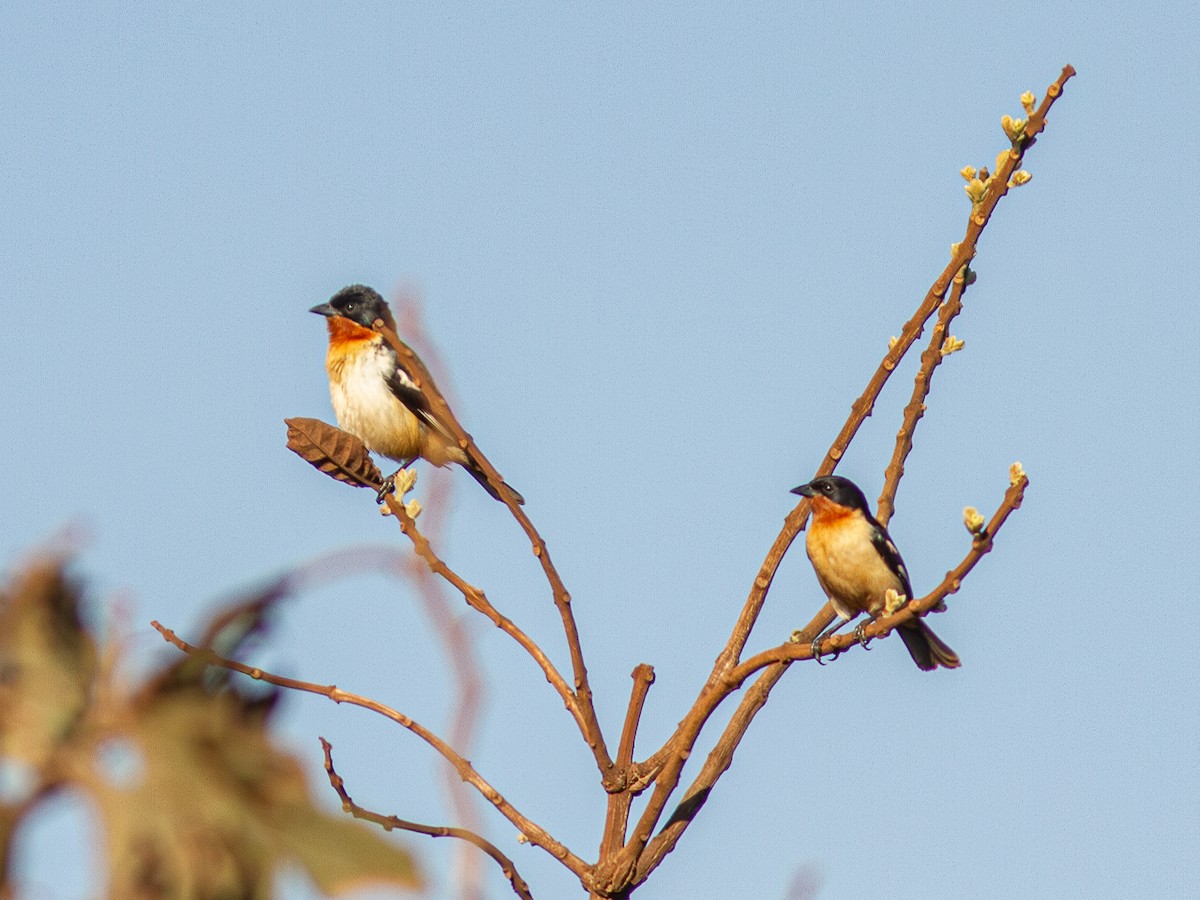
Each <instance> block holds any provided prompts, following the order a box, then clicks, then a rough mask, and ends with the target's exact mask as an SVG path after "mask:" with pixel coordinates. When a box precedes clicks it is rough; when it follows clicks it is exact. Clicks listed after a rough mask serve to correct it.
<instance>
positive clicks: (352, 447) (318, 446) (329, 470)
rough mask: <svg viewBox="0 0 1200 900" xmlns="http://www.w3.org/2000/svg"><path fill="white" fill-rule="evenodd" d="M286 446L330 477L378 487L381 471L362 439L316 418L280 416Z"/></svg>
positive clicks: (381, 476) (380, 483)
mask: <svg viewBox="0 0 1200 900" xmlns="http://www.w3.org/2000/svg"><path fill="white" fill-rule="evenodd" d="M283 421H284V423H285V424H286V425H287V427H288V440H287V446H288V449H289V450H291V451H292V452H293V453H295V454H296V455H298V456H299V457H300V458H301V459H303V460H304V461H305V462H307V463H310V464H311V465H313V466H315V467H316V468H318V469H320V470H321V471H322V472H324V473H325V474H326V475H328V476H329V477H331V478H336V479H337V480H338V481H344V482H346V483H347V484H352V485H354V486H355V487H369V488H379V487H380V485H382V484H383V474H382V473H381V472H380V471H379V468H378V466H376V465H375V463H374V462H373V461H372V459H371V455H370V454H369V453H368V452H367V448H366V446H364V444H363V442H362V441H360V440H359V439H358V438H356V437H355V436H354V435H352V434H350V433H349V432H345V431H342V430H341V429H340V428H334V427H333V426H332V425H328V424H326V423H325V422H322V421H321V420H320V419H305V418H297V419H284V420H283Z"/></svg>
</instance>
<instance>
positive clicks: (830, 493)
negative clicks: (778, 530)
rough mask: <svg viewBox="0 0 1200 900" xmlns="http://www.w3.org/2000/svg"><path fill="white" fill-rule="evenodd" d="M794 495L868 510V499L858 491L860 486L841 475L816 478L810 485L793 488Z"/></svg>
mask: <svg viewBox="0 0 1200 900" xmlns="http://www.w3.org/2000/svg"><path fill="white" fill-rule="evenodd" d="M792 493H793V494H799V495H800V496H801V497H824V498H825V499H826V500H832V501H833V502H834V503H836V504H837V505H838V506H847V507H849V508H850V509H861V510H864V511H865V510H867V498H866V496H864V494H863V492H862V491H860V490H859V489H858V485H857V484H855V483H854V482H853V481H851V480H850V479H849V478H843V477H842V476H841V475H822V476H821V477H820V478H814V479H813V480H812V481H810V482H809V483H808V484H802V485H800V487H797V488H792Z"/></svg>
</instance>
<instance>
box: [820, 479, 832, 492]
mask: <svg viewBox="0 0 1200 900" xmlns="http://www.w3.org/2000/svg"><path fill="white" fill-rule="evenodd" d="M821 490H823V491H824V492H825V493H827V494H832V493H833V485H832V484H830V483H829V482H828V481H827V482H825V483H824V484H823V485H821Z"/></svg>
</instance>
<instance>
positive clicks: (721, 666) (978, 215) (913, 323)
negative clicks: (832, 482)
mask: <svg viewBox="0 0 1200 900" xmlns="http://www.w3.org/2000/svg"><path fill="white" fill-rule="evenodd" d="M1074 75H1075V69H1074V68H1073V67H1071V66H1064V67H1063V70H1062V73H1061V74H1060V75H1059V77H1058V80H1057V81H1055V82H1054V84H1052V85H1050V87H1049V88H1047V90H1046V96H1045V97H1044V98H1043V99H1042V103H1041V105H1040V106H1039V107H1038V108H1037V110H1036V111H1035V112H1034V113H1032V114H1031V115H1030V117H1029V121H1028V123H1027V124H1026V126H1025V138H1024V140H1023V141H1020V142H1017V143H1016V144H1014V145H1013V147H1012V149H1011V151H1009V153H1008V157H1007V160H1006V161H1005V162H1004V163H1003V164H1002V165H1001V166H1000V167H999V169H998V171H997V172H996V173H995V174H994V175H993V176H992V179H991V183H992V184H993V185H994V188H993V189H990V190H989V191H988V192H987V193H986V194H985V195H984V197H983V199H982V201H981V202H980V203H979V204H977V205H976V206H974V207H973V208H972V210H971V216H970V219H969V220H968V222H967V230H966V234H965V236H964V237H963V240H962V241H961V242H960V243H959V244H958V245H957V246H956V248H955V252H954V253H953V255H952V258H951V260H950V262H949V264H948V265H947V266H946V268H944V269H943V270H942V273H941V275H939V276H938V277H937V279H936V280H935V281H934V282H933V285H932V286H931V287H930V289H929V292H928V293H927V294H926V295H925V299H924V300H923V301H922V302H921V305H920V306H919V307H918V308H917V311H916V313H915V314H914V315H913V317H912V318H911V319H909V320H908V322H907V323H906V324H905V326H904V328H903V330H902V331H901V332H900V336H899V337H898V338H897V339H896V342H895V344H893V345H892V346H891V347H890V348H889V349H888V352H887V353H886V354H885V355H884V357H883V361H882V362H881V363H880V364H879V368H878V369H876V371H875V374H874V375H872V376H871V381H870V383H869V384H868V385H867V389H866V390H865V391H864V392H863V394H862V396H861V397H859V398H858V399H857V400H856V401H855V402H854V403H853V404H852V406H851V412H850V417H849V418H848V419H847V420H846V423H845V425H843V426H842V430H841V431H840V432H839V433H838V436H837V438H836V439H835V440H834V442H833V445H832V446H831V447H830V448H829V452H828V453H827V454H826V455H825V459H824V460H823V461H822V463H821V465H820V467H819V468H818V469H817V473H816V474H817V475H828V474H830V473H831V472H833V470H834V469H835V468H836V467H837V464H838V462H839V461H840V460H841V458H842V456H843V455H844V454H845V452H846V449H847V448H848V447H849V446H850V441H851V440H852V439H853V438H854V436H855V435H856V434H857V433H858V429H859V428H861V427H862V424H863V422H865V421H866V420H867V418H868V417H869V416H870V415H871V412H872V410H873V409H874V407H875V400H876V399H877V398H878V397H879V393H880V391H882V390H883V386H884V385H885V384H886V383H887V381H888V379H889V378H890V377H891V374H892V372H893V371H894V370H895V368H896V366H897V365H898V364H899V362H900V360H901V359H903V358H904V356H905V355H906V354H907V353H908V351H909V349H910V348H911V347H912V345H913V343H914V342H915V341H916V340H917V338H919V337H920V336H921V333H922V332H923V331H924V328H925V323H926V322H927V321H928V320H929V317H930V316H932V315H933V314H934V313H935V312H936V311H937V309H938V307H939V306H940V305H941V304H942V301H943V299H944V298H945V296H946V292H947V290H948V289H949V287H950V285H951V283H952V282H953V280H954V276H955V275H956V274H958V272H959V271H961V270H962V267H963V266H965V265H967V264H968V263H969V262H970V261H971V260H972V259H974V258H975V251H976V246H977V244H978V242H979V236H980V235H981V234H982V233H983V229H984V228H985V227H986V226H987V223H988V221H989V220H990V219H991V216H992V213H993V212H994V211H995V209H996V205H997V204H998V203H999V202H1000V198H1001V197H1003V196H1004V195H1005V194H1007V193H1008V182H1009V179H1010V178H1011V177H1012V174H1013V172H1015V171H1017V169H1018V168H1019V167H1020V164H1021V161H1022V160H1023V158H1024V153H1025V150H1027V149H1028V148H1029V147H1030V146H1031V145H1032V144H1033V142H1034V139H1035V138H1036V136H1037V135H1038V134H1040V133H1041V131H1042V130H1043V129H1044V128H1045V127H1046V113H1048V112H1049V111H1050V107H1051V106H1052V105H1053V104H1054V101H1055V100H1057V99H1058V98H1059V97H1060V96H1061V95H1062V91H1063V86H1064V85H1065V84H1066V83H1067V81H1069V80H1070V79H1071V77H1072V76H1074ZM808 510H809V504H808V501H807V500H802V501H800V503H799V504H797V506H796V508H795V509H793V510H792V512H791V513H789V514H788V517H787V519H786V520H785V521H784V526H783V529H782V530H781V531H780V533H779V536H778V537H777V538H776V539H775V543H774V544H772V546H771V549H770V551H769V552H768V553H767V557H766V559H765V560H764V561H763V564H762V566H761V567H760V568H759V571H758V575H757V576H756V577H755V579H754V586H753V587H752V588H751V590H750V596H749V597H748V598H747V600H746V605H745V606H744V607H743V609H742V613H741V615H740V616H738V620H737V624H736V625H735V626H734V629H733V634H732V635H731V636H730V638H729V642H728V643H727V644H726V646H725V649H724V650H722V651H721V655H720V656H719V657H718V658H717V664H716V666H715V667H714V669H713V674H712V675H711V676H710V682H711V681H713V680H714V679H717V678H719V677H720V676H721V673H722V672H723V671H724V670H726V669H728V668H729V667H730V666H733V665H736V663H737V661H738V660H739V659H740V658H741V654H742V650H743V649H744V648H745V646H746V641H747V640H748V639H749V637H750V631H751V630H752V629H753V628H754V623H755V622H756V621H757V620H758V615H759V613H760V612H761V611H762V604H763V602H764V601H765V599H766V595H767V591H768V590H770V587H771V582H772V580H773V579H774V577H775V572H776V570H777V569H778V568H779V563H780V561H781V560H782V559H783V556H784V554H785V553H786V552H787V550H788V548H789V547H790V546H791V544H792V541H794V540H795V539H796V536H797V535H798V534H799V533H800V531H801V530H802V529H803V528H804V523H805V521H806V520H807V519H808ZM830 612H831V613H832V610H831V611H830ZM830 621H832V616H831V618H830Z"/></svg>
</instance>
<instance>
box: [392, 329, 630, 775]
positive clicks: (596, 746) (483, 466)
mask: <svg viewBox="0 0 1200 900" xmlns="http://www.w3.org/2000/svg"><path fill="white" fill-rule="evenodd" d="M375 329H376V330H377V331H378V332H379V333H380V334H382V335H383V337H384V339H385V340H386V341H387V342H388V344H389V345H390V346H391V347H392V349H393V350H395V351H396V353H397V354H399V355H400V357H401V358H402V359H403V360H404V362H405V364H406V366H408V367H409V370H410V373H411V374H412V376H413V377H414V380H416V382H417V386H418V387H419V388H420V389H421V391H422V392H423V393H424V394H425V395H426V396H427V398H428V399H429V401H430V405H431V406H432V408H433V411H434V415H436V416H437V418H438V421H439V422H442V423H443V424H444V425H445V427H446V428H447V430H448V431H449V432H450V433H451V434H452V435H454V438H455V439H456V440H457V441H458V444H459V446H460V447H462V449H463V450H464V451H465V452H466V453H467V455H468V456H469V457H470V458H471V460H472V461H473V462H475V464H476V465H478V467H479V469H480V470H481V471H482V472H483V473H484V475H485V476H486V477H487V479H488V483H489V484H490V485H491V486H492V487H493V488H494V489H495V490H496V491H497V492H498V494H499V496H500V498H501V500H502V501H503V503H504V505H505V506H506V507H507V508H508V511H509V512H510V513H512V516H513V518H515V519H516V520H517V523H518V524H519V525H520V526H521V529H522V530H523V531H524V532H525V535H526V537H528V538H529V540H530V542H531V544H532V547H533V555H534V556H536V557H537V559H538V562H539V563H540V564H541V567H542V572H543V574H544V575H545V577H546V580H547V582H549V584H550V591H551V594H552V595H553V597H554V605H555V606H556V607H557V608H558V612H559V616H560V617H561V619H562V623H563V631H564V633H565V635H566V640H567V649H568V652H569V653H570V656H571V669H572V673H573V676H574V684H575V689H574V691H573V692H571V693H570V696H569V698H567V697H564V700H566V701H567V707H568V709H569V710H570V712H571V714H572V716H574V718H575V720H576V722H577V723H578V724H579V727H580V730H581V733H582V734H583V738H584V740H585V741H586V742H587V744H588V746H589V747H590V748H591V750H592V754H593V756H594V757H595V759H596V765H597V766H598V767H599V769H600V772H601V774H602V775H604V776H606V777H607V776H608V775H609V774H610V772H611V769H612V765H613V763H612V758H611V757H610V756H609V754H608V748H607V746H606V744H605V741H604V734H603V732H602V730H601V728H600V721H599V719H598V718H597V717H596V709H595V705H594V703H593V701H592V689H591V686H590V683H589V682H588V675H587V666H586V665H585V664H584V660H583V645H582V644H581V642H580V640H579V629H578V627H577V626H576V624H575V614H574V613H573V612H572V611H571V595H570V593H569V592H568V591H567V588H566V585H565V584H563V581H562V578H561V576H559V574H558V570H557V569H556V568H555V567H554V563H553V562H552V561H551V559H550V552H549V550H547V548H546V542H545V541H544V540H543V539H542V536H541V535H540V534H539V533H538V530H537V528H535V527H534V525H533V523H532V522H531V521H530V520H529V517H528V516H527V515H526V514H525V511H524V509H522V508H521V506H520V505H519V504H518V503H517V502H516V498H515V497H514V496H513V493H512V489H511V488H509V487H508V485H507V484H506V483H505V481H504V479H503V477H501V475H500V473H499V472H498V471H497V470H496V467H495V466H493V465H492V463H491V461H490V460H489V459H488V458H487V457H486V456H484V454H483V451H481V450H480V449H479V447H478V446H477V445H476V444H475V441H474V439H473V438H472V437H471V435H469V434H468V433H467V432H466V431H465V430H464V429H463V427H462V425H461V424H460V423H459V421H458V419H457V418H455V416H454V413H453V411H452V410H451V409H450V405H449V404H448V403H447V402H446V398H445V397H444V396H443V395H442V393H441V391H439V390H438V387H437V384H436V383H435V382H434V380H433V377H432V376H431V375H430V374H429V370H428V369H427V368H426V367H425V364H424V363H423V362H421V359H420V357H418V356H417V354H416V353H415V352H414V351H413V350H412V348H411V347H409V346H408V345H407V344H405V343H404V341H402V340H401V339H400V336H399V335H397V334H396V332H395V331H394V330H393V329H391V328H389V327H388V326H387V324H386V323H385V322H383V321H381V320H376V322H375ZM539 652H540V650H539ZM543 657H544V654H543ZM547 677H549V675H547Z"/></svg>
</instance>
